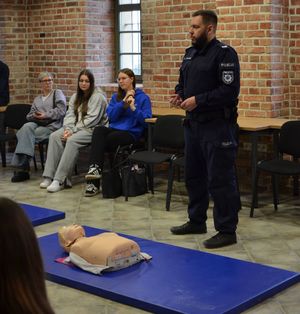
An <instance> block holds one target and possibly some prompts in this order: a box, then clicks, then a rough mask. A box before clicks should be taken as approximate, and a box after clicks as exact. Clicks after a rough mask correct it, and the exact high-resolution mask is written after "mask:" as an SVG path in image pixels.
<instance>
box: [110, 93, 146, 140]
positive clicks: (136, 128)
mask: <svg viewBox="0 0 300 314" xmlns="http://www.w3.org/2000/svg"><path fill="white" fill-rule="evenodd" d="M134 99H135V107H136V110H135V111H132V110H131V109H130V108H126V109H125V108H124V101H123V100H121V101H117V93H115V94H113V96H112V98H111V100H110V102H109V105H108V107H107V110H106V112H107V115H108V120H109V127H110V128H113V129H117V130H123V131H128V132H130V133H131V134H132V135H133V136H134V138H135V139H136V140H138V139H139V138H140V137H141V135H142V133H143V131H144V129H145V127H146V123H145V119H147V118H151V116H152V110H151V101H150V98H149V96H148V95H146V94H145V93H144V91H142V90H141V89H139V88H137V89H136V90H135V96H134Z"/></svg>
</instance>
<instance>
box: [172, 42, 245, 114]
mask: <svg viewBox="0 0 300 314" xmlns="http://www.w3.org/2000/svg"><path fill="white" fill-rule="evenodd" d="M175 90H176V93H177V94H179V95H180V96H181V98H182V99H187V98H189V97H191V96H195V97H196V103H197V107H196V108H195V109H194V110H192V111H191V112H190V113H189V112H187V114H188V115H189V116H191V117H192V116H193V115H198V114H201V113H205V112H215V111H221V110H223V109H224V108H225V107H227V108H235V107H236V106H237V102H238V95H239V91H240V66H239V60H238V56H237V53H236V52H235V50H234V49H233V48H232V47H230V46H228V45H225V44H223V43H221V42H220V41H219V40H217V39H216V38H214V39H212V40H211V41H210V42H209V43H208V45H207V46H206V47H204V48H203V49H201V50H198V49H197V48H195V47H189V48H188V49H186V53H185V56H184V58H183V61H182V64H181V67H180V77H179V83H178V84H177V86H176V88H175Z"/></svg>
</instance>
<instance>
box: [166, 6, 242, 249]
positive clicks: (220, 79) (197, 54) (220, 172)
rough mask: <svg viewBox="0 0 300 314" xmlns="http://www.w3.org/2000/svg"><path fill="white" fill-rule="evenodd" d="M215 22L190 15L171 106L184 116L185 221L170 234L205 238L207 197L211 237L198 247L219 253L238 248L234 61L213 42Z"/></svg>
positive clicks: (206, 14) (207, 15)
mask: <svg viewBox="0 0 300 314" xmlns="http://www.w3.org/2000/svg"><path fill="white" fill-rule="evenodd" d="M217 22H218V17H217V15H216V14H215V12H213V11H209V10H200V11H196V12H195V13H193V15H192V25H191V26H190V31H189V33H190V37H191V41H192V46H191V47H190V48H188V49H187V50H186V53H185V56H184V58H183V61H182V65H181V68H180V76H179V83H178V85H177V86H176V89H175V90H176V94H175V95H173V96H172V97H171V99H170V103H171V104H172V105H173V106H179V107H181V108H182V109H183V110H185V111H186V119H185V121H184V129H185V145H186V146H185V182H186V187H187V191H188V195H189V204H188V216H189V221H188V222H186V223H185V224H183V225H181V226H176V227H172V228H171V232H172V233H173V234H189V233H197V234H199V233H206V232H207V228H206V220H207V209H208V205H209V197H210V196H211V197H212V199H213V201H214V208H213V216H214V225H215V229H216V230H217V231H218V233H217V234H216V235H214V236H213V237H211V238H210V239H208V240H206V241H204V242H203V244H204V246H205V247H206V248H218V247H223V246H226V245H231V244H234V243H236V242H237V240H236V227H237V223H238V210H239V209H240V195H239V189H238V185H237V180H236V168H235V159H236V154H237V146H238V145H237V133H238V125H237V121H236V120H237V103H238V95H239V90H240V68H239V60H238V56H237V53H236V52H235V50H234V49H233V48H232V47H230V46H228V45H225V44H223V43H221V42H220V41H218V40H217V39H216V29H217Z"/></svg>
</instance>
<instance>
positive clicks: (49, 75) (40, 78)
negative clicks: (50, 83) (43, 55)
mask: <svg viewBox="0 0 300 314" xmlns="http://www.w3.org/2000/svg"><path fill="white" fill-rule="evenodd" d="M45 77H51V78H52V79H53V74H52V73H50V72H48V71H44V72H41V73H40V74H39V76H38V80H39V82H41V81H42V80H43V79H44V78H45Z"/></svg>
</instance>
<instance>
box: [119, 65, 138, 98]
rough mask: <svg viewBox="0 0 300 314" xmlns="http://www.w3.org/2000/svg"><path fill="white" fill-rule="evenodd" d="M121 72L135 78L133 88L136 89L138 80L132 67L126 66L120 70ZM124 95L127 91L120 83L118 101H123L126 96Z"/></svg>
mask: <svg viewBox="0 0 300 314" xmlns="http://www.w3.org/2000/svg"><path fill="white" fill-rule="evenodd" d="M120 73H124V74H126V75H128V76H129V77H130V78H133V81H132V87H133V89H135V86H136V81H135V74H134V72H133V71H132V70H131V69H128V68H124V69H121V70H120V71H119V72H118V75H119V74H120ZM124 96H125V92H124V90H123V89H122V88H121V87H120V85H119V87H118V94H117V101H121V100H122V99H123V98H124Z"/></svg>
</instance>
